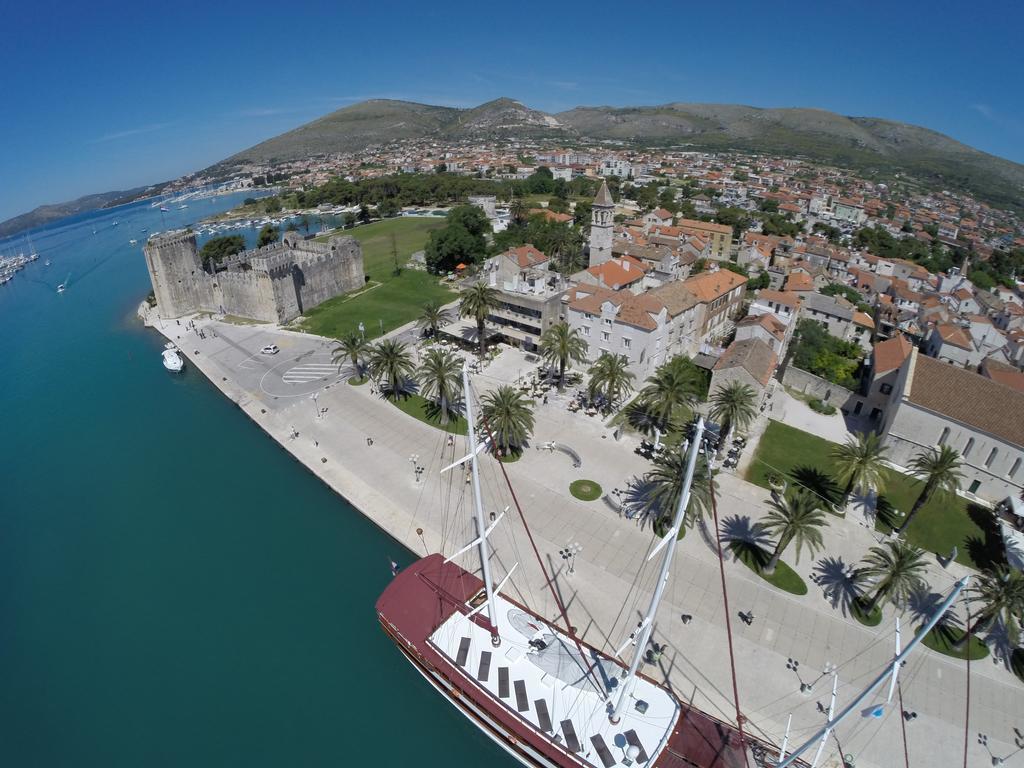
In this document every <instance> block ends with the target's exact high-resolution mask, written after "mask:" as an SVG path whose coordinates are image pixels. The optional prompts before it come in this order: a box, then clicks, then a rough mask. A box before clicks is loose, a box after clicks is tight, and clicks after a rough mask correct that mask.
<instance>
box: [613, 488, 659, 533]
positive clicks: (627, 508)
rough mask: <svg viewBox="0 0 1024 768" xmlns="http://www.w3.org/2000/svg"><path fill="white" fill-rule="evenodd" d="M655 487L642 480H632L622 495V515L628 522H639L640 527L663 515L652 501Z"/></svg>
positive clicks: (657, 505)
mask: <svg viewBox="0 0 1024 768" xmlns="http://www.w3.org/2000/svg"><path fill="white" fill-rule="evenodd" d="M656 488H657V485H656V484H655V483H654V482H652V481H650V480H645V479H644V478H642V477H641V478H634V479H633V481H632V482H631V483H629V485H627V486H626V491H625V493H623V494H622V515H623V517H626V518H627V519H629V520H639V521H640V527H641V528H643V526H644V524H645V523H647V522H648V521H655V520H657V519H659V518H660V517H662V516H663V515H664V513H665V511H664V510H662V509H661V507H660V505H659V504H658V503H657V502H655V501H654V499H653V496H654V491H655V490H656Z"/></svg>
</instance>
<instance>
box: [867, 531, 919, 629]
mask: <svg viewBox="0 0 1024 768" xmlns="http://www.w3.org/2000/svg"><path fill="white" fill-rule="evenodd" d="M925 568H926V562H925V553H924V551H923V550H921V549H918V548H917V547H913V546H911V545H910V544H907V543H906V542H905V541H902V540H900V539H897V540H895V541H887V542H885V544H880V545H878V546H875V547H872V548H871V549H869V550H868V554H867V556H865V558H864V565H863V566H862V567H861V568H860V569H858V571H857V576H856V580H857V582H859V583H861V584H863V585H865V586H870V587H873V588H874V593H873V594H872V596H871V600H870V601H868V604H867V606H866V609H867V613H872V612H873V611H874V610H875V608H878V607H880V606H881V605H883V604H884V603H885V602H886V601H890V602H892V603H894V604H896V605H901V604H903V603H905V602H906V600H907V598H909V597H910V595H912V594H913V593H914V592H917V591H919V590H921V589H922V588H923V587H924V586H925V581H924V572H925Z"/></svg>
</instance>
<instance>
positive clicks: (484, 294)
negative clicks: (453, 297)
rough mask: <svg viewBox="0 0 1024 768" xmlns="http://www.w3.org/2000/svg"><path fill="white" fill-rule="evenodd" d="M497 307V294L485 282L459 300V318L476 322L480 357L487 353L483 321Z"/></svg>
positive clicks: (472, 288) (474, 287)
mask: <svg viewBox="0 0 1024 768" xmlns="http://www.w3.org/2000/svg"><path fill="white" fill-rule="evenodd" d="M497 306H498V292H497V291H496V290H495V289H494V288H491V286H489V285H488V284H487V283H485V282H479V283H477V284H476V285H474V286H473V287H471V288H469V289H468V290H467V291H466V292H465V293H463V294H462V298H461V299H459V316H460V317H472V318H473V319H474V320H476V335H477V339H478V340H479V342H480V356H481V357H483V354H484V352H486V351H487V339H486V338H485V336H484V321H486V320H487V316H488V315H489V314H490V313H491V310H493V309H494V308H495V307H497Z"/></svg>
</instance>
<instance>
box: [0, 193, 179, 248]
mask: <svg viewBox="0 0 1024 768" xmlns="http://www.w3.org/2000/svg"><path fill="white" fill-rule="evenodd" d="M164 184H166V182H164ZM158 186H162V185H158ZM157 189H158V187H156V186H154V187H136V188H135V189H126V190H118V191H115V192H100V193H98V194H94V195H84V196H83V197H80V198H78V199H77V200H71V201H70V202H67V203H55V204H53V205H40V206H39V207H38V208H36V209H34V210H31V211H29V212H28V213H23V214H21V215H20V216H15V217H14V218H13V219H7V221H4V222H0V237H7V236H8V235H16V234H17V233H18V232H22V231H24V230H26V229H32V228H33V227H41V226H43V225H44V224H48V223H49V222H51V221H56V220H57V219H63V218H64V217H65V216H74V215H75V214H76V213H85V212H87V211H95V210H97V209H99V208H109V207H111V206H113V205H121V204H123V203H130V202H131V201H132V200H137V199H138V198H139V197H142V196H143V195H144V194H145V193H147V192H152V193H154V194H155V193H156V191H157Z"/></svg>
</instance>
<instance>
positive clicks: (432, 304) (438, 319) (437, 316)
mask: <svg viewBox="0 0 1024 768" xmlns="http://www.w3.org/2000/svg"><path fill="white" fill-rule="evenodd" d="M450 322H451V317H450V316H449V314H448V310H446V309H444V308H443V307H442V306H441V302H439V301H428V302H427V303H426V304H424V305H423V311H422V312H421V313H420V317H419V320H418V321H417V325H419V327H420V328H421V329H422V330H423V335H424V336H427V337H431V338H432V337H434V336H437V331H438V329H439V328H441V327H442V326H445V325H448V323H450Z"/></svg>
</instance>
